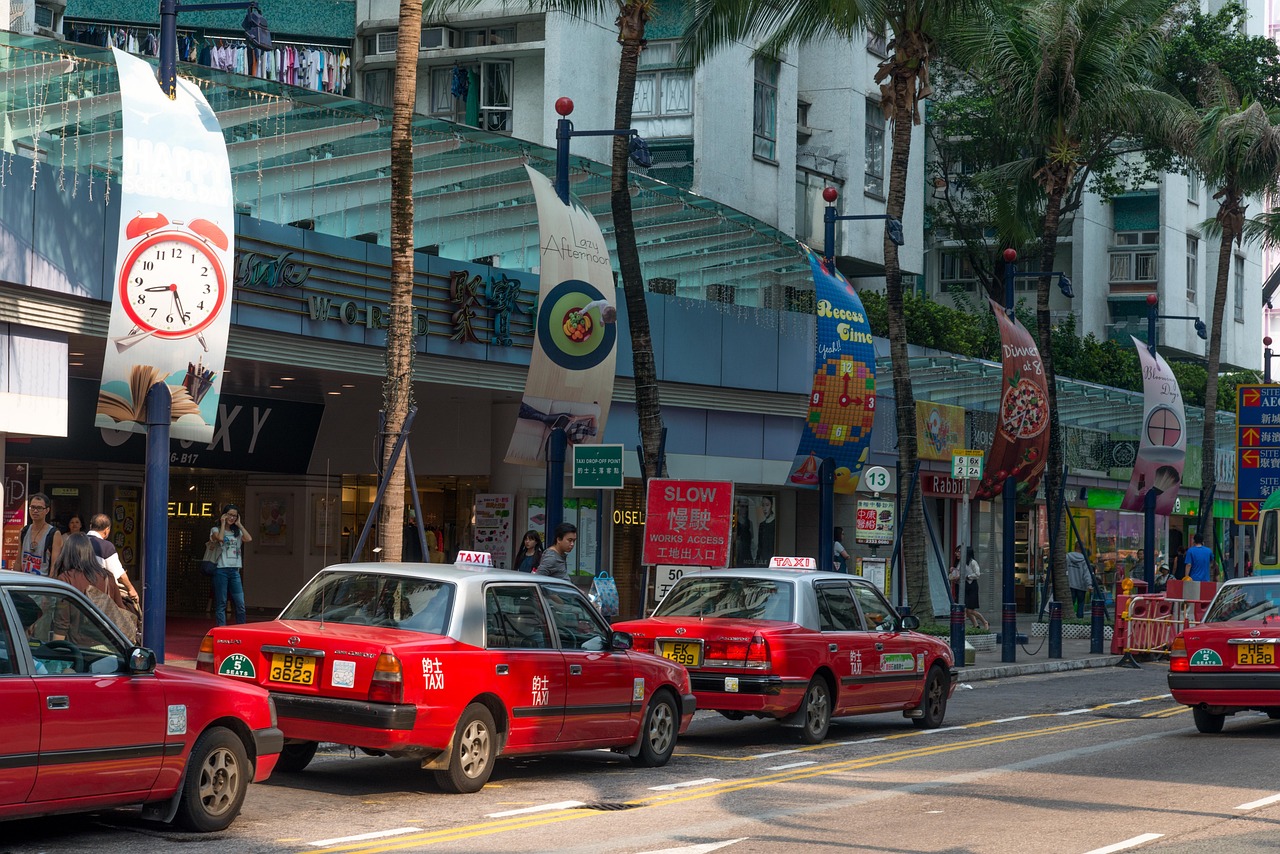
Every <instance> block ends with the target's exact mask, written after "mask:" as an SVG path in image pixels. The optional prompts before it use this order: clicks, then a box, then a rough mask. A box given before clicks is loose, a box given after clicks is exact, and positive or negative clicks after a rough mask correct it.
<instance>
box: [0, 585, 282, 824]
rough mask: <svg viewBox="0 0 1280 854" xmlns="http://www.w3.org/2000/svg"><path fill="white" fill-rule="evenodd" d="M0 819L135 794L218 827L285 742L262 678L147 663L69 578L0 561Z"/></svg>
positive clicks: (154, 808) (124, 801)
mask: <svg viewBox="0 0 1280 854" xmlns="http://www.w3.org/2000/svg"><path fill="white" fill-rule="evenodd" d="M0 709H2V710H3V712H4V724H3V727H2V728H0V732H2V733H3V738H0V819H11V818H29V817H32V816H38V815H49V814H52V813H65V812H79V811H84V810H97V809H105V808H110V807H123V806H133V805H141V806H142V808H143V810H142V814H143V817H144V818H149V819H158V820H160V821H165V822H169V821H174V820H176V821H178V822H179V823H180V824H181V825H183V826H184V827H186V828H188V829H190V830H198V831H216V830H222V829H224V828H226V827H228V826H229V825H230V824H231V822H232V821H234V820H235V817H236V816H237V815H239V814H240V807H241V805H242V803H243V802H244V796H245V792H246V790H247V789H248V787H249V782H250V780H254V781H261V780H265V779H266V778H267V777H268V776H269V775H270V774H271V770H272V768H274V767H275V763H276V757H277V755H278V754H279V752H280V748H281V745H282V743H283V741H284V739H283V736H282V735H281V733H280V730H278V729H276V728H275V721H274V718H275V712H274V709H273V708H272V706H271V699H270V697H269V696H268V695H267V692H266V691H263V690H262V689H261V688H258V687H256V686H254V685H228V684H227V683H226V681H225V680H222V679H215V678H213V677H210V676H208V675H206V674H204V673H196V672H194V671H191V670H188V669H186V668H181V667H176V668H175V667H165V666H160V667H157V666H156V659H155V655H154V654H153V653H152V652H151V651H150V650H147V649H142V648H141V647H137V646H134V645H132V644H131V643H129V642H128V641H127V640H126V639H125V638H124V636H123V635H121V634H120V632H119V630H117V629H116V627H115V626H114V625H113V624H112V623H111V622H110V621H109V620H108V619H107V618H106V616H104V615H103V614H102V612H101V611H99V610H98V609H97V608H96V607H95V606H94V605H93V603H92V602H90V601H89V600H88V599H87V598H85V597H84V596H83V595H82V594H81V593H80V592H79V591H78V590H76V589H75V588H73V587H71V586H70V585H68V584H64V583H63V582H61V581H54V580H53V579H50V578H45V577H43V576H39V575H31V574H29V573H18V572H0Z"/></svg>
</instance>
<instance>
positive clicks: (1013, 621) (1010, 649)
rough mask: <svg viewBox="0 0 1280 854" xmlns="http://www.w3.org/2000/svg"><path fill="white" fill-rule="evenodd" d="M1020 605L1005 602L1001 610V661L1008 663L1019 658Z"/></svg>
mask: <svg viewBox="0 0 1280 854" xmlns="http://www.w3.org/2000/svg"><path fill="white" fill-rule="evenodd" d="M1017 642H1018V606H1017V604H1016V603H1014V602H1005V603H1004V605H1003V606H1001V612H1000V661H1001V662H1002V663H1005V664H1008V663H1009V662H1013V661H1017V660H1018V648H1017V646H1015V644H1017Z"/></svg>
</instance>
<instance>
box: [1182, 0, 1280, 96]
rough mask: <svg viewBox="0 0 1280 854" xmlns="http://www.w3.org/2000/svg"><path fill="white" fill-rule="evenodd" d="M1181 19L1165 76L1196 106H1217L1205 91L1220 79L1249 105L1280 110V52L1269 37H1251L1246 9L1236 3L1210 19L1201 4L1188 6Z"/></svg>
mask: <svg viewBox="0 0 1280 854" xmlns="http://www.w3.org/2000/svg"><path fill="white" fill-rule="evenodd" d="M1177 18H1178V20H1179V21H1180V22H1181V24H1182V25H1181V27H1179V28H1178V29H1177V31H1176V32H1175V34H1174V35H1173V37H1172V38H1170V39H1169V40H1168V42H1167V43H1166V48H1165V73H1166V76H1167V77H1168V79H1169V81H1170V82H1171V83H1172V84H1173V85H1174V86H1175V87H1176V88H1177V90H1178V92H1179V93H1180V94H1181V95H1182V97H1184V98H1186V99H1187V101H1188V102H1189V103H1190V104H1191V105H1192V106H1194V107H1196V108H1197V109H1203V108H1204V107H1207V106H1210V105H1211V103H1212V98H1209V99H1206V98H1205V94H1206V93H1205V87H1206V86H1209V87H1212V86H1213V85H1214V84H1215V83H1216V80H1217V78H1218V77H1222V78H1225V79H1226V81H1227V82H1228V83H1230V84H1231V86H1232V88H1233V89H1235V91H1236V93H1237V94H1238V95H1239V96H1240V97H1241V98H1243V99H1244V100H1246V101H1258V102H1260V103H1262V105H1263V106H1266V107H1276V106H1280V49H1278V48H1277V47H1276V43H1275V42H1274V41H1272V40H1271V39H1269V38H1267V37H1266V36H1251V35H1249V34H1248V33H1247V32H1246V31H1245V24H1246V23H1247V22H1248V19H1249V13H1248V11H1247V10H1246V9H1245V7H1244V6H1243V5H1241V4H1240V3H1236V2H1231V3H1227V4H1226V5H1224V6H1223V7H1222V8H1221V9H1219V10H1218V11H1216V12H1212V13H1209V14H1206V13H1204V12H1202V11H1200V5H1199V3H1194V4H1192V3H1187V4H1186V5H1184V6H1183V7H1181V8H1179V9H1178V12H1177Z"/></svg>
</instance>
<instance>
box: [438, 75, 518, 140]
mask: <svg viewBox="0 0 1280 854" xmlns="http://www.w3.org/2000/svg"><path fill="white" fill-rule="evenodd" d="M464 80H465V83H464V82H463V81H464ZM472 86H477V87H479V88H478V90H477V91H478V92H479V98H478V99H477V104H476V106H473V107H472V108H471V109H470V110H468V107H467V105H468V102H469V100H470V99H469V98H468V95H469V93H470V89H471V87H472ZM511 103H512V64H511V61H510V60H492V61H489V62H480V63H476V64H472V65H455V66H452V67H450V68H433V69H431V111H430V112H431V115H433V116H436V117H437V118H442V119H448V120H449V121H453V122H459V123H461V124H467V125H471V126H472V127H478V128H481V129H483V130H488V131H495V132H497V133H511Z"/></svg>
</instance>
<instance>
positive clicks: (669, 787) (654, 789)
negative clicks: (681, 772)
mask: <svg viewBox="0 0 1280 854" xmlns="http://www.w3.org/2000/svg"><path fill="white" fill-rule="evenodd" d="M719 782H720V778H719V777H707V778H705V779H702V780H689V781H687V782H685V783H668V784H667V785H665V786H650V787H649V791H651V792H673V791H675V790H676V789H687V788H689V787H690V786H705V785H707V784H709V783H719Z"/></svg>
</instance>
